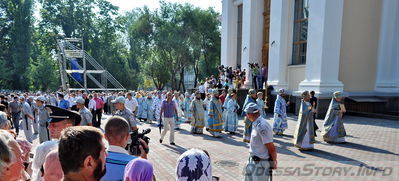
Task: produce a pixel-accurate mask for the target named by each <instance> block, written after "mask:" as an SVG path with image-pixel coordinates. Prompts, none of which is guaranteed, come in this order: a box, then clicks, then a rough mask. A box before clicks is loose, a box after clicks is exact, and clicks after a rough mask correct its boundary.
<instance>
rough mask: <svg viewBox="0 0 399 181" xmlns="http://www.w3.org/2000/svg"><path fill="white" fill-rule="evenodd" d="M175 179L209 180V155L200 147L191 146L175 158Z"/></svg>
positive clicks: (210, 171) (210, 169) (181, 180)
mask: <svg viewBox="0 0 399 181" xmlns="http://www.w3.org/2000/svg"><path fill="white" fill-rule="evenodd" d="M176 180H177V181H211V180H212V164H211V160H210V158H209V155H208V154H207V153H206V152H205V151H203V150H200V149H196V148H192V149H190V150H188V151H186V152H184V153H183V154H182V155H180V157H179V159H178V160H177V167H176Z"/></svg>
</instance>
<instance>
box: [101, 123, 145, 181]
mask: <svg viewBox="0 0 399 181" xmlns="http://www.w3.org/2000/svg"><path fill="white" fill-rule="evenodd" d="M129 129H130V128H129V123H128V122H127V121H126V120H125V119H124V118H122V117H120V116H114V117H110V118H109V119H108V121H107V124H106V125H105V139H106V140H107V141H108V143H109V148H108V157H107V159H106V168H107V171H106V173H105V175H104V176H103V177H102V178H101V180H104V181H105V180H107V181H109V180H123V179H124V178H123V174H124V170H125V167H126V165H127V164H128V163H129V161H130V160H133V159H135V158H137V157H136V156H140V157H141V158H144V159H147V153H146V152H145V151H144V148H143V146H144V147H145V148H148V145H147V144H146V142H145V141H144V140H142V139H139V141H140V143H141V145H143V146H141V145H140V146H139V149H140V153H141V154H140V155H136V156H132V155H129V152H128V151H127V150H125V148H126V147H127V145H128V141H129V138H130V134H129Z"/></svg>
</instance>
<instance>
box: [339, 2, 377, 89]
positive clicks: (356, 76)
mask: <svg viewBox="0 0 399 181" xmlns="http://www.w3.org/2000/svg"><path fill="white" fill-rule="evenodd" d="M381 2H382V1H376V0H350V1H344V13H343V20H342V21H343V22H342V37H341V54H340V67H339V80H340V81H342V82H343V83H344V91H346V92H370V91H374V87H375V80H376V71H377V68H376V67H377V57H378V40H379V30H380V17H381V8H382V3H381Z"/></svg>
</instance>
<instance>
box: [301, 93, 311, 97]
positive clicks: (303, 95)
mask: <svg viewBox="0 0 399 181" xmlns="http://www.w3.org/2000/svg"><path fill="white" fill-rule="evenodd" d="M301 96H302V98H305V97H310V94H309V91H303V92H302V94H301Z"/></svg>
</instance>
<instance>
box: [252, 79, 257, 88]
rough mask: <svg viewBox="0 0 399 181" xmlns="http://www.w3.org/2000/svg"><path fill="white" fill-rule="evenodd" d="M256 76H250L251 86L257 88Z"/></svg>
mask: <svg viewBox="0 0 399 181" xmlns="http://www.w3.org/2000/svg"><path fill="white" fill-rule="evenodd" d="M257 78H258V76H252V88H254V89H255V90H256V89H258V84H257V83H256V80H257Z"/></svg>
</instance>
